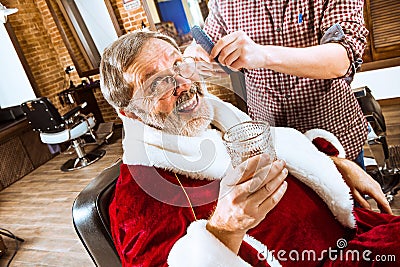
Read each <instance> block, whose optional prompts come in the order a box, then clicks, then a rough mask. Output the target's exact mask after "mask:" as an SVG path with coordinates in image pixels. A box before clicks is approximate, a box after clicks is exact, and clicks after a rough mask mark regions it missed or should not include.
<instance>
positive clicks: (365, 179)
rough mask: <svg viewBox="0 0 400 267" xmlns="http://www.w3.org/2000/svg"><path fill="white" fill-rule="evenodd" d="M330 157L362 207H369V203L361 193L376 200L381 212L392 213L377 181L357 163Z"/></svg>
mask: <svg viewBox="0 0 400 267" xmlns="http://www.w3.org/2000/svg"><path fill="white" fill-rule="evenodd" d="M331 158H332V160H333V162H334V163H335V165H336V167H337V168H338V170H339V171H340V173H341V174H342V176H343V179H344V180H345V182H346V184H347V185H348V186H349V187H350V190H351V193H352V195H353V197H354V199H355V200H356V201H357V202H358V203H359V204H360V205H361V206H362V207H363V208H367V209H371V205H370V204H369V203H368V201H366V200H365V198H363V197H362V195H368V196H370V197H372V198H373V199H374V200H375V201H376V203H377V205H378V208H379V209H380V211H381V212H384V213H388V214H393V212H392V209H391V208H390V205H389V203H388V201H387V200H386V197H385V195H384V194H383V192H382V189H381V186H380V185H379V183H378V182H377V181H375V180H374V179H373V178H372V177H371V176H370V175H369V174H368V173H366V172H365V171H364V170H363V169H361V167H360V166H358V165H357V163H355V162H353V161H350V160H347V159H342V158H337V157H331Z"/></svg>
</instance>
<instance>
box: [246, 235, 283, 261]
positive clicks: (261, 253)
mask: <svg viewBox="0 0 400 267" xmlns="http://www.w3.org/2000/svg"><path fill="white" fill-rule="evenodd" d="M243 241H244V242H246V243H247V244H249V245H250V246H252V247H253V248H254V249H255V250H257V253H258V257H259V259H261V260H266V261H267V263H268V264H269V266H271V267H281V266H282V265H281V264H280V263H279V261H278V260H277V259H275V257H274V255H273V254H272V252H271V251H269V250H268V248H267V246H266V245H264V244H263V243H261V242H260V241H258V240H257V239H255V238H254V237H252V236H249V235H245V236H244V238H243Z"/></svg>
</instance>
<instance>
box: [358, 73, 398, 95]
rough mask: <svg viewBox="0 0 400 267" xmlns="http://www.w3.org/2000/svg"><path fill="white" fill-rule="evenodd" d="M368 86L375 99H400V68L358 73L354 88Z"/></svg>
mask: <svg viewBox="0 0 400 267" xmlns="http://www.w3.org/2000/svg"><path fill="white" fill-rule="evenodd" d="M362 86H368V87H369V89H371V91H372V95H373V96H374V97H375V99H387V98H395V97H400V66H397V67H391V68H386V69H378V70H371V71H363V72H359V73H356V75H355V76H354V80H353V82H352V83H351V87H352V88H358V87H362Z"/></svg>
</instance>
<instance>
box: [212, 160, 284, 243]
mask: <svg viewBox="0 0 400 267" xmlns="http://www.w3.org/2000/svg"><path fill="white" fill-rule="evenodd" d="M287 174H288V171H287V169H286V168H285V162H284V161H282V160H277V161H274V162H272V163H271V162H270V160H269V157H268V156H267V155H266V154H263V155H258V156H255V157H252V158H250V159H248V160H247V161H245V162H243V163H242V164H240V165H239V166H238V167H237V168H236V169H233V170H232V171H231V172H229V173H228V174H227V175H226V176H225V177H224V178H223V180H222V182H221V188H220V196H219V200H218V204H217V207H216V209H215V211H214V214H213V215H212V216H211V218H210V219H209V221H208V224H207V229H208V230H209V231H210V232H211V233H213V234H214V235H215V236H216V237H217V238H219V239H220V240H221V241H222V242H223V243H225V245H226V246H228V247H230V248H231V249H232V250H233V251H235V250H236V249H237V250H238V249H239V247H240V243H241V241H242V238H243V236H244V235H245V233H246V232H247V231H248V230H249V229H251V228H253V227H255V226H257V225H258V224H259V223H260V222H261V221H262V220H263V219H264V218H265V216H266V215H267V213H268V212H269V211H270V210H272V209H273V208H274V207H275V206H276V204H277V203H278V202H279V201H280V199H281V198H282V196H283V194H284V193H285V191H286V188H287V183H286V181H284V180H285V178H286V176H287ZM238 242H239V243H238Z"/></svg>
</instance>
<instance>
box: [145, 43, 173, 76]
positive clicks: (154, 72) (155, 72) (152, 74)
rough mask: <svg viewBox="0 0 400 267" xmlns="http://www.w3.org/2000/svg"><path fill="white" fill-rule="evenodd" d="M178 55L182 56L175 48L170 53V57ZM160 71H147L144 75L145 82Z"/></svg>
mask: <svg viewBox="0 0 400 267" xmlns="http://www.w3.org/2000/svg"><path fill="white" fill-rule="evenodd" d="M176 55H178V56H180V53H179V52H178V51H176V50H173V51H172V52H171V53H170V54H169V55H168V57H173V56H176ZM158 72H160V71H157V70H153V71H151V72H149V73H146V74H145V75H144V77H143V82H146V81H147V80H148V79H150V78H151V77H152V76H154V75H156V74H157V73H158Z"/></svg>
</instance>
